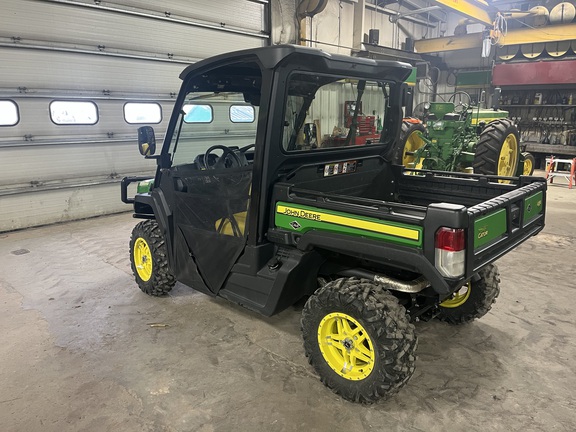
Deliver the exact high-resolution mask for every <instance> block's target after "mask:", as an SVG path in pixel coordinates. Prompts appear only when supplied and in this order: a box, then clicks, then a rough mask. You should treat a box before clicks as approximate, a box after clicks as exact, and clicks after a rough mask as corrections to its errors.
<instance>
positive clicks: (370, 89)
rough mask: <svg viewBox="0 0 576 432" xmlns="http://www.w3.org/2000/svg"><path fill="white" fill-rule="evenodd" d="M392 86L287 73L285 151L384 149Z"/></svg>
mask: <svg viewBox="0 0 576 432" xmlns="http://www.w3.org/2000/svg"><path fill="white" fill-rule="evenodd" d="M393 85H394V83H388V82H378V81H367V80H362V79H360V80H358V79H353V78H348V79H342V77H333V76H329V75H318V74H310V73H300V72H296V73H292V75H291V76H290V79H289V84H288V94H287V98H286V101H285V110H284V131H283V139H282V147H283V150H284V151H286V152H297V151H309V150H323V149H330V148H336V147H350V146H365V145H374V144H386V142H387V140H388V136H389V135H390V133H392V135H393V131H390V133H389V131H386V130H385V125H386V124H387V122H386V116H387V114H388V112H389V111H390V110H389V103H390V94H391V90H392V88H391V87H392V86H393Z"/></svg>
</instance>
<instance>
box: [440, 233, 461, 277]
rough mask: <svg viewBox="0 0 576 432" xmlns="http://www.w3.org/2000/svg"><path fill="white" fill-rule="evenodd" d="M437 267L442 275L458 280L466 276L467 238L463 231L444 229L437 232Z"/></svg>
mask: <svg viewBox="0 0 576 432" xmlns="http://www.w3.org/2000/svg"><path fill="white" fill-rule="evenodd" d="M434 243H435V265H436V268H437V269H438V271H439V272H440V274H442V276H445V277H449V278H457V277H460V276H462V275H463V274H464V269H465V262H466V251H465V248H466V238H465V236H464V230H463V229H454V228H447V227H442V228H440V229H439V230H438V231H436V238H435V242H434Z"/></svg>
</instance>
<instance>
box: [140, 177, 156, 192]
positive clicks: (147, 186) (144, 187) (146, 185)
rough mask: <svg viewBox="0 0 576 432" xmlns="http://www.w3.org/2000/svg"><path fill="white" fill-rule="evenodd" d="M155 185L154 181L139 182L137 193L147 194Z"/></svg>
mask: <svg viewBox="0 0 576 432" xmlns="http://www.w3.org/2000/svg"><path fill="white" fill-rule="evenodd" d="M153 184H154V179H148V180H142V181H139V182H138V187H137V188H136V192H137V193H147V192H150V190H151V189H152V185H153Z"/></svg>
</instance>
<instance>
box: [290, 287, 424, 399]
mask: <svg viewBox="0 0 576 432" xmlns="http://www.w3.org/2000/svg"><path fill="white" fill-rule="evenodd" d="M301 327H302V337H303V339H304V350H305V352H306V356H307V357H308V361H309V362H310V364H311V365H312V366H313V367H314V369H315V370H316V372H318V374H319V375H320V379H321V381H322V382H323V383H324V384H325V385H326V386H327V387H329V388H330V389H332V391H334V392H335V393H337V394H339V395H340V396H342V397H343V398H344V399H346V400H349V401H352V402H361V403H373V402H376V401H378V400H379V399H382V398H384V399H386V398H388V397H390V396H391V395H393V394H395V393H397V392H398V391H399V390H400V389H401V388H402V387H403V386H404V385H405V384H406V383H407V382H408V380H409V379H410V377H411V376H412V374H413V373H414V369H415V361H416V355H415V352H416V347H417V345H418V340H417V338H416V334H415V330H414V326H413V325H412V324H410V321H409V318H408V315H407V314H406V309H404V307H402V306H401V305H400V304H399V303H398V300H397V299H396V297H394V296H393V295H392V294H390V293H389V292H387V291H383V290H382V287H381V286H379V285H377V284H375V283H373V282H370V281H368V280H366V279H358V278H349V279H345V278H343V279H337V280H335V281H332V282H328V283H327V284H326V285H324V286H323V287H322V288H320V289H318V290H317V291H316V293H314V294H313V295H312V296H311V297H310V298H309V299H308V301H307V302H306V305H305V306H304V309H303V311H302V320H301Z"/></svg>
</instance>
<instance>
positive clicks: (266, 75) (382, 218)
mask: <svg viewBox="0 0 576 432" xmlns="http://www.w3.org/2000/svg"><path fill="white" fill-rule="evenodd" d="M410 71H411V67H410V66H409V65H407V64H404V63H400V62H395V61H376V60H370V59H362V58H352V57H347V56H342V55H331V54H328V53H324V52H321V51H319V50H314V49H311V48H305V47H297V46H274V47H263V48H257V49H252V50H246V51H240V52H235V53H230V54H225V55H219V56H217V57H214V58H211V59H208V60H203V61H200V62H198V63H196V64H194V65H192V66H189V67H188V68H187V69H185V70H184V71H183V72H182V74H181V76H180V77H181V78H182V80H183V83H182V88H181V90H180V93H179V95H178V98H177V100H176V103H175V109H174V111H173V113H172V117H171V118H170V122H169V125H168V128H167V132H166V135H165V138H164V143H163V145H162V148H161V150H160V153H159V154H158V155H155V154H154V153H155V147H156V140H155V136H154V131H153V130H152V128H150V127H148V126H144V127H141V128H140V129H139V136H138V141H139V148H140V152H141V153H142V154H143V155H145V157H146V158H154V159H156V161H157V164H158V168H157V170H156V176H155V178H154V180H153V181H148V182H147V183H146V184H142V183H141V184H140V185H139V190H138V192H137V193H136V195H135V196H134V197H129V196H128V186H129V185H130V184H131V183H137V182H141V181H142V180H144V179H143V178H138V177H127V178H124V179H123V180H122V200H123V201H124V202H125V203H130V204H133V206H134V217H136V218H139V219H143V221H141V222H140V223H138V224H137V225H136V227H135V228H134V231H133V233H132V238H131V241H130V258H131V263H132V270H133V272H134V276H135V279H136V282H137V283H138V285H139V287H140V289H141V290H142V291H144V292H145V293H147V294H150V295H154V296H160V295H163V294H166V293H168V292H169V291H170V290H171V289H172V287H173V286H174V284H175V283H176V281H180V282H182V283H183V284H185V285H188V286H190V287H192V288H194V289H195V290H197V291H200V292H203V293H206V294H208V295H211V296H220V297H223V298H225V299H228V300H230V301H231V302H234V303H238V304H240V305H242V306H244V307H246V308H248V309H250V310H253V311H257V312H259V313H261V314H263V315H266V316H270V315H273V314H275V313H278V312H280V311H282V310H283V309H285V308H287V307H289V306H290V305H293V304H294V303H296V302H297V301H299V300H301V299H307V301H306V304H305V306H304V308H303V311H302V320H301V327H302V334H303V338H304V351H305V353H306V356H307V357H308V359H309V361H310V363H311V365H312V366H313V367H314V368H315V369H316V371H317V372H318V374H319V375H320V378H321V380H322V382H324V384H326V385H327V386H328V387H329V388H331V389H332V390H334V391H335V392H336V393H338V394H340V395H341V396H342V397H344V398H345V399H348V400H351V401H357V402H364V403H368V402H374V401H376V400H378V399H380V398H383V397H384V398H385V397H388V396H390V395H392V394H394V393H395V392H397V391H398V390H399V389H400V388H401V387H402V386H404V385H405V384H406V383H407V381H408V380H409V379H410V377H411V376H412V374H413V373H414V367H415V361H416V346H417V338H416V334H415V327H414V324H413V322H414V321H417V320H419V319H423V318H426V319H430V318H433V317H436V318H438V319H440V320H443V321H446V322H448V323H451V324H460V323H466V322H468V321H471V320H473V319H475V318H478V317H481V316H482V315H484V314H486V313H487V312H488V310H489V309H490V307H491V305H492V303H493V302H494V300H495V299H496V297H497V295H498V293H499V275H498V271H497V268H496V266H495V265H494V264H493V262H494V260H496V259H497V258H499V257H500V256H502V255H503V254H505V253H507V252H508V251H510V250H512V249H513V248H514V247H516V246H517V245H518V244H520V243H522V242H523V241H525V240H526V239H528V238H529V237H531V236H533V235H535V234H537V233H538V232H540V231H541V230H542V228H543V227H544V214H545V211H544V207H545V194H546V182H545V181H544V179H540V178H535V177H526V176H523V177H520V178H509V179H510V181H511V182H510V183H509V184H503V183H499V182H498V180H499V179H500V178H499V177H496V176H488V175H475V174H464V173H447V172H433V171H415V170H412V171H414V172H415V175H407V172H408V171H410V170H409V169H406V168H405V167H403V166H400V165H392V164H391V163H390V162H388V160H387V156H389V154H390V151H391V149H393V147H394V143H395V142H396V141H397V139H398V136H399V133H400V126H401V123H402V97H403V86H402V82H403V81H404V80H405V79H406V77H407V76H408V74H409V73H410ZM350 100H355V101H356V102H357V103H356V107H359V106H360V105H361V104H360V102H362V104H363V105H364V108H363V109H364V110H367V112H375V113H376V114H377V115H378V116H379V117H380V118H381V119H383V122H382V132H381V135H380V138H379V139H378V140H372V141H366V142H365V143H363V144H361V145H352V144H351V143H354V140H353V136H352V135H353V134H354V127H351V128H350V132H349V136H348V139H346V140H343V143H342V145H339V146H331V147H322V145H321V144H320V145H314V146H312V145H308V144H298V136H299V135H300V134H301V133H303V130H304V125H305V124H308V123H310V121H314V123H315V124H316V125H318V128H327V129H328V130H331V129H332V127H333V126H336V124H335V123H332V122H337V121H338V119H339V118H340V117H341V116H340V115H339V114H340V113H341V112H342V108H343V104H344V102H345V101H350ZM355 110H356V111H355V112H354V113H353V114H352V116H353V117H356V116H357V115H358V108H356V109H355ZM307 119H308V121H307ZM352 124H354V119H352ZM319 136H321V135H319ZM191 319H193V318H191ZM446 343H449V341H446Z"/></svg>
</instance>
